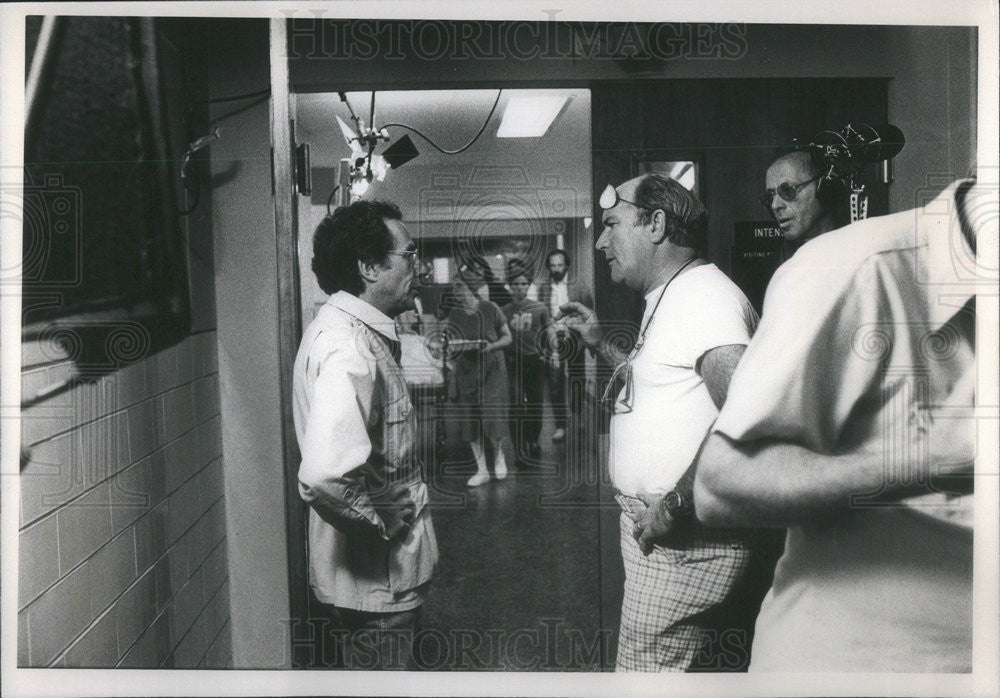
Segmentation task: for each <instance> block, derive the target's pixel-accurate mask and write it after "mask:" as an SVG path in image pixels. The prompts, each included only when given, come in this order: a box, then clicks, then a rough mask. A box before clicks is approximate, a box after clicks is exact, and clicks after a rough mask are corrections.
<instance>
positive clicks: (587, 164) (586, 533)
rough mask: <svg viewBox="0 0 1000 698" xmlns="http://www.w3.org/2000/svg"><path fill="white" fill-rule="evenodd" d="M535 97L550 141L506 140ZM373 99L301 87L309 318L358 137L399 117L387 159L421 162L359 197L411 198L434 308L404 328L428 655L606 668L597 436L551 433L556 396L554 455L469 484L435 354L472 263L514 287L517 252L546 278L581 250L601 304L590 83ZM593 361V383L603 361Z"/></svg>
mask: <svg viewBox="0 0 1000 698" xmlns="http://www.w3.org/2000/svg"><path fill="white" fill-rule="evenodd" d="M525 99H527V100H529V101H534V102H535V103H537V102H538V101H539V100H542V101H552V102H553V104H554V105H555V106H553V107H552V114H551V117H552V119H551V123H549V124H548V126H547V127H544V129H543V130H542V133H540V134H539V135H535V136H529V135H523V134H522V135H517V134H516V133H515V135H513V136H510V137H508V136H504V135H503V134H502V133H501V131H502V129H505V128H506V127H503V123H504V120H505V115H507V114H508V113H509V112H510V111H512V110H513V109H514V106H513V105H515V104H516V103H517V102H518V101H519V100H525ZM372 104H373V95H372V93H371V92H347V93H344V94H341V93H337V92H327V93H308V94H296V95H292V111H293V114H294V130H295V133H294V138H295V142H297V143H308V145H309V151H310V156H309V160H310V175H311V180H312V182H311V183H312V187H311V190H312V193H311V195H310V196H308V197H305V196H299V197H298V211H297V214H296V215H297V224H298V229H299V231H300V234H299V244H298V262H299V264H298V266H299V269H300V274H299V279H298V286H299V292H300V299H301V313H302V314H301V322H302V326H303V327H305V326H306V325H308V323H309V322H310V321H311V320H312V319H313V317H314V316H315V314H316V312H317V310H318V308H319V307H321V306H322V304H323V303H324V302H325V300H326V295H325V294H323V293H322V291H321V290H320V289H319V288H318V285H317V284H316V281H315V278H314V277H313V275H312V272H311V271H310V258H311V245H312V240H311V232H312V230H314V229H315V227H316V225H317V224H318V223H319V222H320V221H321V220H322V218H323V217H324V216H325V215H327V214H328V213H329V212H330V211H332V210H333V209H334V208H335V207H336V206H337V205H338V204H340V203H343V202H345V201H346V198H347V197H346V196H345V189H346V188H348V187H350V185H351V175H350V168H351V165H352V164H355V160H356V158H357V156H358V151H357V150H356V149H355V150H353V151H352V148H351V144H350V140H349V139H350V138H351V136H352V135H354V136H357V135H358V134H359V133H361V132H363V131H364V130H366V129H367V128H370V127H371V125H372V122H373V121H374V124H375V126H376V129H377V130H380V129H381V127H382V125H383V124H390V125H389V126H388V127H386V131H387V135H388V136H389V139H388V140H385V141H380V142H379V145H378V146H377V148H376V152H377V153H381V152H384V151H385V150H389V151H390V152H392V149H393V147H394V146H395V144H397V143H399V142H400V140H401V139H402V137H403V136H404V135H406V136H409V138H410V139H411V140H410V144H409V145H408V146H407V148H408V152H410V157H409V158H408V159H407V160H406V161H405V162H402V163H401V164H399V165H398V166H393V167H391V168H389V169H388V171H387V172H386V173H385V176H384V179H381V180H380V179H379V178H378V176H377V175H376V176H375V177H373V178H372V181H371V182H370V183H369V184H368V185H367V186H368V188H367V191H365V192H364V194H363V198H377V199H384V200H388V201H392V202H394V203H396V204H397V205H398V206H399V207H400V209H401V211H402V214H403V220H404V222H405V223H406V225H407V227H408V228H409V230H410V233H411V235H412V237H413V239H414V241H415V242H416V244H417V246H418V249H419V252H420V256H421V261H422V264H423V273H424V277H423V280H422V288H421V294H420V299H421V306H422V307H421V310H422V312H420V313H419V315H418V316H417V317H415V318H409V319H408V320H409V322H408V325H409V326H407V327H406V328H405V331H404V334H402V335H401V339H402V340H403V367H404V372H407V371H408V373H407V377H408V381H411V389H412V391H413V394H414V398H415V400H414V401H415V404H417V407H418V410H419V416H420V422H421V424H422V425H423V426H422V428H421V436H422V455H423V459H424V462H425V468H426V479H427V482H428V486H429V490H430V493H431V502H432V507H433V509H432V517H433V520H434V525H435V529H436V532H437V538H438V544H439V548H440V562H439V566H438V569H437V571H436V573H435V577H434V580H433V581H432V584H431V589H430V593H429V597H428V599H427V601H426V602H425V604H424V606H423V610H422V625H423V627H424V629H425V631H426V632H425V642H423V643H422V645H420V646H417V647H416V648H415V654H417V655H418V664H419V665H420V666H421V668H424V669H431V670H437V671H449V670H527V671H548V670H562V671H568V670H575V671H595V670H602V669H605V668H607V665H608V641H609V638H610V634H611V633H610V631H609V630H608V629H606V628H604V627H603V625H602V609H601V604H600V581H599V580H600V576H599V570H600V568H601V560H600V550H599V545H598V541H599V540H600V535H599V532H598V526H599V525H600V517H599V516H598V507H599V501H598V479H599V473H600V464H599V463H597V462H596V460H595V459H594V458H593V456H592V455H591V454H592V453H593V452H595V450H596V445H595V444H594V443H589V444H584V443H582V441H581V439H579V438H578V439H573V438H567V439H565V440H562V441H553V439H552V436H553V434H554V428H553V414H552V410H551V408H550V407H549V402H550V401H546V407H545V408H544V410H543V414H542V415H541V417H542V433H541V438H540V444H541V447H542V448H541V452H540V453H537V454H527V453H521V452H518V453H516V454H515V457H514V459H513V460H512V461H511V462H510V466H511V467H510V470H509V475H508V477H507V478H505V479H504V480H502V481H498V480H495V479H494V480H491V481H490V482H489V483H487V484H486V485H484V486H481V487H477V488H469V487H467V486H466V481H467V479H468V478H469V475H470V474H471V473H473V472H475V466H474V462H473V459H472V455H471V453H470V451H469V449H468V447H467V444H465V443H463V442H461V441H460V440H459V439H458V438H457V433H456V431H457V430H456V428H455V422H456V419H457V415H458V412H457V410H456V409H455V406H454V405H453V401H452V399H451V398H450V397H449V395H448V386H447V384H446V381H447V378H446V376H447V374H448V368H447V367H445V366H443V365H441V364H440V362H439V361H438V360H437V358H436V357H434V356H433V355H432V353H431V352H429V351H425V350H424V349H423V346H424V342H423V340H424V338H425V337H430V336H433V335H434V333H435V331H436V329H435V328H436V323H437V319H436V317H435V314H434V310H435V308H436V306H437V305H438V303H439V302H440V300H441V298H442V296H443V293H444V290H445V289H446V287H447V285H448V283H449V282H451V281H452V280H454V279H455V278H456V277H457V276H458V268H459V267H460V266H461V265H462V264H463V263H464V262H466V261H468V260H469V259H471V258H473V257H478V258H480V259H483V260H485V262H486V263H487V264H488V265H489V267H490V268H491V270H492V273H493V275H494V277H495V278H496V281H497V283H498V284H501V285H503V284H505V283H506V281H507V278H506V266H507V263H508V262H509V261H511V260H519V261H521V262H522V263H524V264H526V266H527V267H528V268H529V269H530V273H531V276H532V281H533V282H534V283H535V284H536V285H540V284H542V283H544V281H545V280H546V278H547V272H546V269H545V260H546V257H547V255H548V254H549V253H550V252H552V251H553V250H556V249H561V250H565V251H566V252H567V253H568V255H569V258H570V259H571V260H572V263H571V268H570V272H569V275H568V282H569V283H570V284H574V285H578V286H580V287H583V288H585V289H586V290H587V294H588V295H590V296H591V297H592V291H593V268H594V255H593V231H592V226H593V221H592V208H593V207H592V201H591V194H590V192H591V188H592V177H591V173H590V170H591V150H592V149H591V142H590V140H591V138H590V118H591V100H590V92H589V90H587V89H584V88H562V89H532V90H521V89H518V90H506V89H503V90H498V89H489V90H483V89H475V90H448V91H443V90H417V91H414V90H410V91H379V92H376V93H375V94H374V108H372ZM494 104H495V109H491V106H492V105H494ZM373 115H374V118H372V117H373ZM338 117H339V119H338ZM341 124H344V125H346V127H347V131H346V133H345V130H344V128H343V126H342V125H341ZM391 124H405V125H406V126H408V127H410V128H403V127H402V126H394V125H391ZM479 131H481V133H480V135H479V137H478V138H475V139H474V136H475V135H476V133H477V132H479ZM470 141H473V142H472V143H471V144H470V143H469V142H470ZM466 146H467V147H466ZM442 150H444V151H456V150H461V152H458V153H454V152H449V153H445V152H441V151H442ZM413 151H417V153H418V154H417V155H416V156H413ZM366 165H367V163H365V166H366ZM363 169H364V167H363ZM375 169H377V168H375ZM355 181H356V180H355ZM362 186H364V185H362ZM400 329H404V328H402V327H401V328H400ZM408 346H412V347H414V348H413V349H412V350H410V349H408ZM589 368H590V371H591V377H590V378H589V380H590V381H591V382H592V380H593V379H592V372H593V368H594V367H593V362H592V360H591V361H590V366H589ZM581 387H582V386H581ZM575 426H576V430H577V432H579V433H581V434H582V433H585V432H587V431H588V430H587V429H585V428H583V426H582V425H581V424H575ZM516 441H517V440H516V439H515V440H514V442H515V443H516ZM291 474H292V475H294V473H291ZM292 506H299V508H300V509H302V508H301V506H300V503H292ZM302 514H303V516H304V510H302ZM289 557H290V564H291V565H293V566H299V567H300V570H301V571H300V572H299V574H292V575H291V579H292V580H293V585H294V584H296V581H295V580H298V584H299V586H300V587H304V584H305V574H304V568H305V564H306V560H305V550H304V546H300V549H299V550H298V551H295V550H293V551H290V556H289ZM292 596H293V599H294V598H295V597H296V596H298V597H299V598H300V599H303V600H306V599H308V596H309V595H308V590H307V589H305V588H299V589H293V590H292ZM294 605H295V604H294V602H293V606H294ZM297 663H298V665H300V666H304V665H306V664H307V663H308V662H307V660H305V659H299V660H297Z"/></svg>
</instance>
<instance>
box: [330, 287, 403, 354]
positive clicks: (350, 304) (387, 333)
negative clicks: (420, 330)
mask: <svg viewBox="0 0 1000 698" xmlns="http://www.w3.org/2000/svg"><path fill="white" fill-rule="evenodd" d="M327 303H328V304H329V305H332V306H333V307H335V308H338V309H340V310H342V311H344V312H345V313H347V314H348V315H351V316H353V317H355V318H357V319H358V320H360V321H361V322H363V323H365V324H366V325H368V327H370V328H372V329H373V330H375V331H376V332H378V333H379V334H381V335H382V336H384V337H386V338H388V339H390V340H392V341H393V342H398V341H399V339H398V338H397V337H396V323H395V322H394V321H393V319H392V318H390V317H389V316H388V315H386V314H385V313H383V312H382V311H381V310H379V309H378V308H376V307H375V306H373V305H371V304H370V303H366V302H365V301H363V300H361V299H360V298H358V297H357V296H355V295H354V294H353V293H348V292H347V291H337V292H336V293H334V294H332V295H331V296H330V300H328V301H327Z"/></svg>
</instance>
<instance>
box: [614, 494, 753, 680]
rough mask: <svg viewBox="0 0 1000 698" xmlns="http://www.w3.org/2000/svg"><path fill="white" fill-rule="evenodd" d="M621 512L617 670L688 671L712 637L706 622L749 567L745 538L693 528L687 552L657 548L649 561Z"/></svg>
mask: <svg viewBox="0 0 1000 698" xmlns="http://www.w3.org/2000/svg"><path fill="white" fill-rule="evenodd" d="M632 529H633V521H632V517H631V516H629V515H628V514H626V513H624V512H622V515H621V546H622V561H623V562H624V565H625V596H624V598H623V599H622V619H621V627H620V629H619V631H618V657H617V661H616V666H615V670H616V671H685V670H687V669H688V668H689V667H690V666H691V663H692V661H693V660H694V658H695V655H696V654H697V653H698V651H699V650H700V649H701V648H702V646H703V645H704V644H705V643H706V641H707V640H708V639H709V638H708V637H707V633H706V631H705V628H704V624H703V619H704V618H705V617H706V616H709V615H710V614H711V612H712V611H717V610H719V609H718V607H719V605H720V604H722V603H723V602H724V601H725V600H726V598H727V597H728V596H729V593H730V591H732V590H733V588H734V587H735V586H736V585H737V583H738V582H739V581H740V580H741V578H742V576H743V574H744V572H745V571H746V569H747V566H748V564H749V563H750V557H751V549H750V547H749V545H748V544H747V541H746V540H745V538H744V537H743V536H741V535H740V534H737V533H733V532H728V531H718V530H711V529H706V528H704V527H702V526H700V525H698V524H694V529H693V530H692V535H691V536H690V538H689V540H688V544H687V545H686V546H685V547H684V548H683V549H674V548H665V547H662V546H656V547H654V548H653V551H652V552H651V553H650V554H649V556H648V557H646V556H644V555H643V554H642V551H641V550H640V549H639V545H638V543H636V541H635V539H634V538H633V537H632Z"/></svg>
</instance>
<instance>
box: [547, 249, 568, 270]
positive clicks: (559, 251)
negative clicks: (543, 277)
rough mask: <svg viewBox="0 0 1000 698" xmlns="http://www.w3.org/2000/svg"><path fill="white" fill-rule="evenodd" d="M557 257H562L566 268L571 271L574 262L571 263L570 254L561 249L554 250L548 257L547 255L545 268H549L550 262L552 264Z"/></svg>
mask: <svg viewBox="0 0 1000 698" xmlns="http://www.w3.org/2000/svg"><path fill="white" fill-rule="evenodd" d="M556 255H562V258H563V262H565V263H566V268H567V269H569V267H570V266H571V265H572V262H571V261H570V258H569V253H568V252H566V250H560V249H555V250H552V251H551V252H549V253H548V254H547V255H545V266H546V267H548V266H549V262H551V261H552V258H553V257H555V256H556Z"/></svg>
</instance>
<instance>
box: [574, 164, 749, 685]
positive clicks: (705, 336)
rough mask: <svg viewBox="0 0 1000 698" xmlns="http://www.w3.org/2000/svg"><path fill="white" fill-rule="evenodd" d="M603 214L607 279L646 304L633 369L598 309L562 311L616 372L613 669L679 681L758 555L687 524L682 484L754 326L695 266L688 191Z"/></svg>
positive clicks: (654, 188) (695, 205)
mask: <svg viewBox="0 0 1000 698" xmlns="http://www.w3.org/2000/svg"><path fill="white" fill-rule="evenodd" d="M600 203H601V208H603V209H604V215H603V219H602V222H603V226H604V231H603V232H602V234H601V236H600V238H599V239H598V241H597V249H598V250H600V251H602V252H603V253H604V255H605V257H606V258H607V260H608V264H609V267H610V271H611V278H612V280H614V281H615V282H617V283H624V284H625V285H627V286H628V287H629V288H632V289H634V290H636V291H640V292H642V293H643V295H644V296H645V297H646V308H645V312H644V314H643V318H642V322H641V324H640V327H639V335H638V338H637V340H636V343H635V345H634V347H633V349H632V350H631V351H630V352H629V354H628V355H627V356H622V355H621V354H620V352H618V351H616V349H615V347H614V346H612V345H613V343H614V342H613V341H612V340H610V339H609V341H604V338H603V336H602V335H603V333H602V331H601V329H600V326H599V324H598V322H597V320H596V317H595V315H594V313H593V312H592V311H591V310H590V309H588V308H586V307H585V306H583V305H582V304H579V303H572V302H571V303H567V304H565V305H564V306H563V307H562V312H563V313H565V315H566V317H567V320H568V322H569V323H570V324H571V325H572V326H574V327H576V328H577V329H578V330H579V331H580V332H581V336H582V337H583V339H584V341H585V342H586V343H587V345H588V346H589V347H590V348H592V349H594V350H596V351H598V352H600V353H601V354H602V355H603V356H604V357H605V358H606V359H607V360H608V361H609V362H610V363H611V364H612V365H616V366H617V367H618V368H616V370H615V376H614V377H613V378H612V382H611V383H610V384H609V390H608V392H607V393H606V395H607V396H608V397H609V398H611V399H610V400H609V402H610V403H611V405H612V409H613V416H612V417H611V426H610V429H611V432H610V439H611V449H610V454H609V474H610V477H611V480H612V483H613V484H614V486H615V488H616V489H617V490H618V496H617V499H618V501H619V504H621V506H622V509H623V511H622V514H621V519H620V520H621V546H622V559H623V562H624V566H625V590H624V598H623V601H622V619H621V627H620V630H619V640H618V656H617V661H616V667H617V669H618V670H619V671H684V670H686V669H688V668H689V667H690V666H691V664H692V662H693V661H694V660H695V657H696V655H697V654H698V653H699V651H700V650H701V649H702V648H703V646H704V645H705V644H706V641H707V640H708V639H709V637H708V633H707V632H706V630H707V628H708V626H709V623H710V620H709V619H710V618H712V617H713V616H718V614H720V613H721V612H722V609H723V608H724V607H725V603H726V602H727V601H728V600H731V597H732V595H733V591H734V589H735V587H736V585H737V583H738V582H740V581H741V579H742V577H743V574H744V572H745V570H746V568H747V565H748V564H749V562H750V549H749V545H748V541H747V540H746V538H745V537H744V534H742V533H740V532H736V531H733V530H729V529H708V528H705V527H703V526H701V525H700V524H699V523H698V522H697V521H696V520H695V519H694V518H693V516H691V513H692V507H691V494H690V490H688V491H684V488H683V487H682V488H680V489H679V488H678V487H677V483H678V481H679V480H680V479H681V476H682V475H683V474H684V473H685V472H686V471H687V470H688V467H689V466H690V464H691V463H692V461H693V460H694V457H695V454H696V453H697V450H698V447H699V445H700V444H701V442H702V440H703V439H704V437H705V435H706V433H707V432H708V429H709V428H710V427H711V425H712V423H713V422H714V421H715V418H716V417H717V416H718V410H719V407H720V406H721V405H722V404H723V402H724V401H725V399H726V391H727V389H728V386H729V379H730V376H731V375H732V373H733V370H734V369H735V367H736V364H737V363H738V362H739V359H740V356H742V354H743V350H744V349H745V348H746V345H747V343H749V341H750V336H751V334H752V333H753V331H754V328H755V326H756V323H757V315H756V313H755V312H754V310H753V307H752V306H751V305H750V302H749V301H748V300H747V299H746V297H745V296H744V295H743V293H742V292H741V291H740V290H739V288H738V287H737V286H736V285H735V284H734V283H733V282H732V281H730V280H729V279H728V278H727V277H726V276H725V274H723V273H722V272H721V271H720V270H719V269H718V268H717V267H716V266H715V265H713V264H710V263H708V262H706V261H705V260H704V259H702V258H701V257H700V256H699V251H700V250H701V249H703V248H704V244H705V240H706V236H707V218H706V214H705V208H704V206H702V204H701V202H700V201H698V199H697V198H696V197H695V196H694V195H693V194H691V192H689V191H688V190H687V189H685V188H684V187H683V186H681V185H680V184H678V183H677V182H675V181H674V180H672V179H669V178H667V177H664V176H662V175H659V174H648V175H645V176H643V177H640V178H637V179H633V180H629V181H628V182H625V183H624V184H622V185H620V186H619V187H618V188H617V189H616V188H613V187H611V186H610V185H609V186H608V188H607V189H606V190H605V193H604V195H602V196H601V202H600ZM688 487H690V483H688ZM668 529H669V531H668ZM653 531H657V532H667V535H654V534H653V533H652V532H653Z"/></svg>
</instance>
